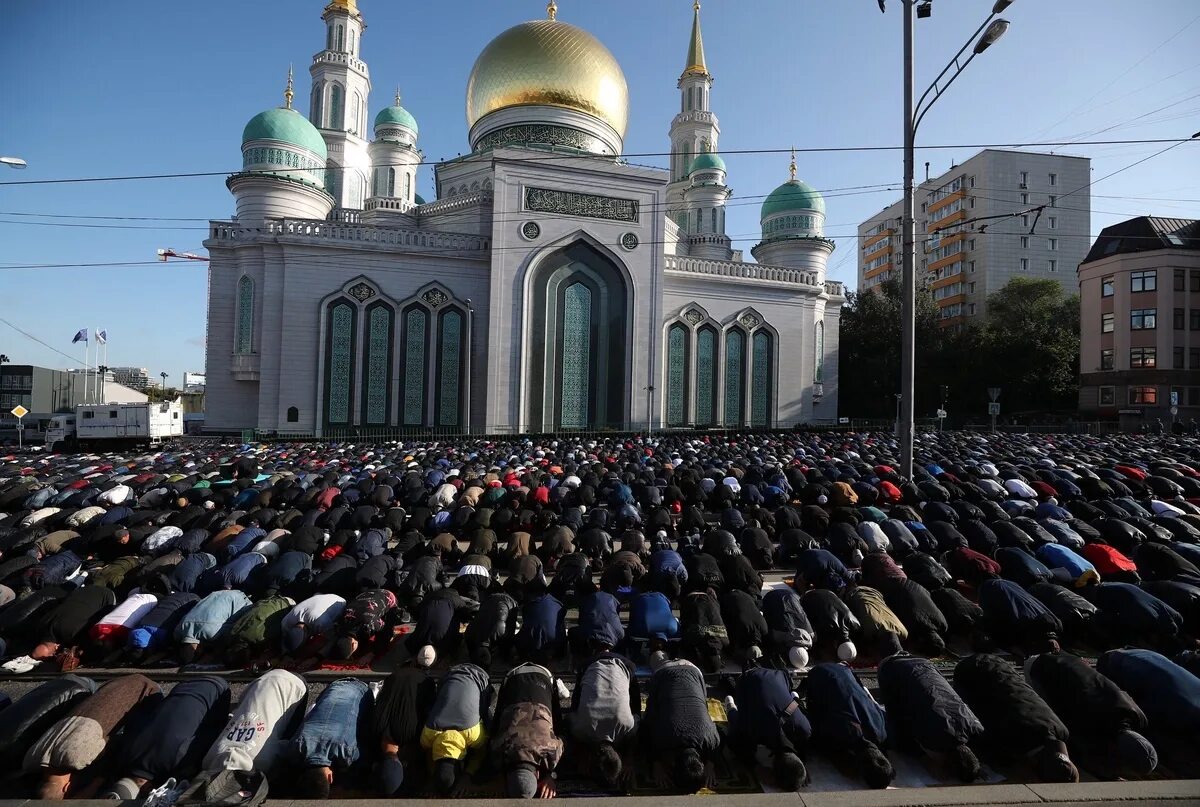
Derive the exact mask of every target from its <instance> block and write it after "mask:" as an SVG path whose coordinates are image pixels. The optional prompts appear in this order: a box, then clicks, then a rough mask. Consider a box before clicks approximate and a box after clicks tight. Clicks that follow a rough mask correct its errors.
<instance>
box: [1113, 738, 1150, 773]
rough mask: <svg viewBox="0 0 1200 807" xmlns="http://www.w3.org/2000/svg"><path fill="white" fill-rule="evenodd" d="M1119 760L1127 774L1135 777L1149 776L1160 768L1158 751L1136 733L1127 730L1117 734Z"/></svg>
mask: <svg viewBox="0 0 1200 807" xmlns="http://www.w3.org/2000/svg"><path fill="white" fill-rule="evenodd" d="M1116 743H1117V758H1118V759H1119V760H1120V762H1121V766H1122V767H1123V768H1125V772H1126V773H1128V774H1130V775H1133V776H1147V775H1149V774H1150V773H1151V772H1152V771H1153V770H1154V769H1155V768H1157V767H1158V751H1156V750H1155V748H1154V746H1153V745H1152V744H1151V743H1150V741H1149V740H1147V739H1146V738H1145V737H1143V736H1142V735H1140V734H1138V733H1137V732H1136V731H1130V730H1129V729H1125V730H1123V731H1120V732H1118V733H1117V737H1116Z"/></svg>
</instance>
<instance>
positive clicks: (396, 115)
mask: <svg viewBox="0 0 1200 807" xmlns="http://www.w3.org/2000/svg"><path fill="white" fill-rule="evenodd" d="M380 126H403V127H404V128H406V129H412V131H413V134H416V133H417V119H416V118H414V117H413V116H412V113H411V112H409V111H408V110H407V109H405V108H404V107H402V106H400V105H399V104H396V105H395V106H390V107H387V108H386V109H383V110H380V112H379V114H378V115H376V116H375V128H376V129H378V128H379V127H380Z"/></svg>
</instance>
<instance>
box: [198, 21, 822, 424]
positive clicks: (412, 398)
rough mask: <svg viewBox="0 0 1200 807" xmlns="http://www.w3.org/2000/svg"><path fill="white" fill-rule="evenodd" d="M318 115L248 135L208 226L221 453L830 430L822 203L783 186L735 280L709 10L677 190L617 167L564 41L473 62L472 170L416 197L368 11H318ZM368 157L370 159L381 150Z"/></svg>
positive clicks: (531, 43) (294, 117) (266, 125)
mask: <svg viewBox="0 0 1200 807" xmlns="http://www.w3.org/2000/svg"><path fill="white" fill-rule="evenodd" d="M323 20H324V22H325V26H326V38H325V47H324V49H322V50H321V51H319V52H318V53H317V54H316V56H315V57H314V58H313V64H312V68H311V73H312V93H311V97H310V102H309V104H308V111H309V114H308V116H307V117H306V116H305V115H304V114H302V113H301V112H299V111H298V110H296V109H293V108H292V85H291V81H290V80H289V86H288V92H287V93H286V95H285V98H286V101H285V105H284V106H283V107H280V108H276V109H270V110H267V111H266V112H263V113H261V114H259V115H257V116H255V117H254V118H253V119H252V120H251V121H250V122H249V123H248V124H247V125H246V128H245V131H244V133H243V142H242V155H243V170H242V171H241V172H240V173H238V174H235V175H233V176H232V177H230V179H229V180H228V187H229V189H230V191H231V192H232V193H233V196H234V198H235V204H236V215H235V216H234V217H233V218H232V219H231V220H228V221H214V222H212V223H211V225H210V231H209V237H208V239H207V240H206V241H205V246H206V247H207V248H208V251H209V255H210V264H209V266H210V268H209V292H208V333H207V371H208V379H207V382H208V386H207V415H206V417H207V420H206V430H208V431H213V432H224V433H229V432H239V431H245V430H259V431H264V432H273V433H278V434H296V435H314V436H326V437H334V436H344V435H352V434H372V433H386V432H397V431H412V432H414V433H415V432H421V431H429V432H442V433H455V432H458V433H481V434H482V433H486V434H506V433H507V434H512V433H527V432H552V431H560V430H582V429H597V430H599V429H614V430H633V429H641V428H645V427H646V426H647V425H649V426H650V427H652V428H655V429H682V428H720V427H724V428H754V427H781V428H782V427H791V426H793V425H796V424H802V423H814V422H829V421H830V420H832V419H834V418H836V415H837V389H838V383H837V378H838V370H837V352H838V319H839V315H840V309H841V305H842V303H843V302H844V297H843V293H842V286H841V284H840V283H836V282H831V281H828V280H826V261H827V259H828V257H829V255H830V253H831V252H832V251H833V242H832V241H830V240H828V239H826V238H824V236H823V230H822V228H823V224H824V218H825V205H824V200H823V199H822V197H821V196H820V194H819V193H818V192H816V191H815V190H813V189H812V188H811V187H809V186H808V185H806V184H805V183H803V182H801V181H799V180H797V179H796V176H795V174H796V167H795V160H794V158H793V161H792V169H791V171H792V176H791V178H790V179H789V180H788V181H786V182H784V183H783V184H782V185H780V186H779V187H778V188H777V189H776V190H775V191H773V192H772V193H771V194H770V195H769V196H768V197H767V198H766V199H765V201H764V202H763V204H762V216H761V223H762V241H761V242H760V243H759V244H757V245H756V246H755V247H754V248H753V249H752V253H753V256H754V258H755V261H754V262H751V261H747V260H743V258H742V254H741V252H740V251H739V250H734V249H733V248H732V245H731V240H730V238H729V237H728V236H727V235H726V231H725V204H726V200H727V199H728V198H729V197H730V194H731V190H730V188H729V186H728V185H727V184H726V170H725V164H724V162H723V161H722V159H721V158H720V156H718V155H719V148H718V145H719V143H718V140H719V136H720V126H719V123H718V120H717V116H716V114H715V113H714V112H713V111H712V107H711V106H710V100H711V96H710V93H711V90H712V86H713V77H712V75H711V73H709V70H708V67H707V64H706V61H705V57H704V47H703V42H702V39H701V33H700V9H699V3H698V2H697V3H696V6H695V12H694V19H693V27H692V34H691V38H690V42H689V46H688V54H687V59H686V66H685V69H684V71H683V74H682V75H681V76H680V78H679V84H678V86H679V91H680V107H679V112H678V114H676V115H675V116H674V119H673V120H672V122H671V125H670V151H671V152H672V155H673V156H672V157H671V160H670V163H671V165H670V169H669V170H668V171H664V170H661V169H657V168H646V167H640V166H634V165H630V164H628V163H626V162H625V161H624V160H622V159H621V156H620V155H621V153H622V138H623V136H624V134H625V130H626V124H627V114H628V97H627V95H628V90H627V86H626V83H625V78H624V75H623V74H622V72H621V68H620V66H619V65H618V64H617V62H616V60H615V59H614V58H613V56H612V55H611V53H609V51H608V50H607V49H606V48H605V47H604V46H603V45H602V44H601V43H600V42H599V41H598V40H596V39H595V38H594V37H592V36H591V35H590V34H588V33H587V32H585V31H583V30H581V29H579V28H577V27H575V26H572V25H570V24H569V23H567V22H564V21H562V20H559V19H557V14H556V9H555V7H554V4H553V3H551V4H550V9H549V13H548V18H547V19H544V20H537V21H533V22H527V23H523V24H520V25H517V26H515V27H514V28H511V29H509V30H507V31H505V32H503V33H501V34H500V35H499V36H498V37H496V38H495V39H494V40H493V41H492V42H491V43H490V44H488V45H487V46H486V47H485V48H484V50H483V52H482V53H481V54H480V56H479V58H478V60H477V61H476V63H475V66H474V69H473V70H472V72H471V76H470V80H469V82H468V86H467V88H466V96H467V97H466V106H467V119H468V125H469V133H468V139H469V142H470V147H471V151H470V153H469V154H467V155H465V156H462V157H459V158H457V159H454V160H450V161H447V162H442V163H439V164H437V165H436V166H435V167H434V178H435V184H436V188H437V199H436V200H433V201H429V202H426V201H425V200H423V199H422V198H421V197H420V196H419V195H418V194H417V193H416V185H417V170H418V168H419V166H421V165H422V164H423V163H424V160H423V155H422V153H421V151H420V149H419V146H418V126H417V122H416V120H415V119H414V118H413V116H412V115H411V114H410V113H409V112H408V111H407V110H405V109H404V108H403V107H402V106H401V105H400V98H399V96H398V95H397V96H396V98H395V102H394V103H393V105H392V106H388V107H385V108H384V109H383V110H382V111H380V112H379V113H378V114H377V115H375V116H374V118H373V127H372V131H368V120H369V112H368V110H369V109H370V106H369V104H370V90H371V79H370V74H369V71H368V68H367V64H366V62H365V61H363V59H362V53H361V48H362V44H363V29H364V22H363V16H362V13H361V11H360V10H359V9H358V7H357V4H356V2H355V0H333V2H331V3H330V4H329V5H328V6H327V7H326V8H325V10H324V13H323ZM369 134H373V138H372V137H368V135H369Z"/></svg>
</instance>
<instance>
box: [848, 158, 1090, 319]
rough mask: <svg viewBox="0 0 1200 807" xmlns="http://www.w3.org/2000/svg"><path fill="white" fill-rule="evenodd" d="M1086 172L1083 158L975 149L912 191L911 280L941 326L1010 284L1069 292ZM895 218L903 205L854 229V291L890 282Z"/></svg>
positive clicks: (974, 311) (1086, 235) (1082, 242)
mask: <svg viewBox="0 0 1200 807" xmlns="http://www.w3.org/2000/svg"><path fill="white" fill-rule="evenodd" d="M1090 172H1091V160H1090V159H1088V158H1086V157H1070V156H1065V155H1060V154H1041V153H1037V152H1029V151H1007V150H999V149H985V150H984V151H981V152H979V153H978V154H976V155H975V156H974V157H972V158H971V159H969V160H967V161H966V162H964V163H962V164H961V165H952V166H951V168H950V170H949V171H946V172H945V173H943V174H941V175H940V176H937V177H934V178H931V179H928V180H926V181H924V182H922V183H921V184H920V185H918V187H917V194H916V239H917V249H916V252H917V266H918V274H917V282H918V283H919V284H923V285H925V286H926V287H928V288H929V289H930V290H931V291H932V292H933V297H934V300H935V301H936V302H937V305H938V309H939V310H940V312H941V317H942V320H943V323H944V324H946V325H948V326H949V325H959V324H963V323H966V322H968V321H970V320H971V319H972V318H975V317H981V316H983V315H984V314H985V313H986V301H987V297H988V295H989V294H992V293H994V292H996V291H998V290H999V289H1001V288H1002V287H1003V286H1004V285H1005V284H1006V283H1008V281H1009V280H1011V279H1012V278H1014V277H1031V278H1050V279H1052V280H1056V281H1058V282H1059V283H1061V284H1062V286H1063V290H1064V291H1066V292H1067V293H1069V294H1075V293H1076V291H1077V287H1076V279H1075V275H1074V268H1075V267H1076V266H1078V264H1079V262H1080V261H1081V260H1083V257H1084V255H1086V254H1087V251H1088V247H1089V246H1090V245H1091V234H1090V226H1091V195H1090V192H1089V191H1088V190H1087V185H1088V183H1089V182H1091V177H1090ZM1081 188H1082V189H1083V190H1080V189H1081ZM1037 207H1042V210H1041V212H1040V214H1039V213H1038V212H1037V211H1036V210H1035V209H1034V208H1037ZM902 213H903V200H901V201H898V202H895V203H894V204H892V205H889V206H888V207H886V208H884V209H883V210H881V211H880V212H879V213H878V214H876V215H875V216H872V217H871V218H870V219H868V220H867V221H865V222H863V223H862V224H860V225H859V227H858V241H859V252H858V289H859V291H867V290H870V289H872V288H875V287H877V286H878V285H880V284H881V283H883V282H885V281H886V280H888V279H890V278H893V277H895V278H899V277H900V272H901V266H902V262H903V244H902V243H901V227H900V224H901V215H902Z"/></svg>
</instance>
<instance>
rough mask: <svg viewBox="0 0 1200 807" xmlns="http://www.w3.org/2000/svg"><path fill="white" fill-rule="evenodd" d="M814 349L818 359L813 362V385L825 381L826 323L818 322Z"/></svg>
mask: <svg viewBox="0 0 1200 807" xmlns="http://www.w3.org/2000/svg"><path fill="white" fill-rule="evenodd" d="M813 348H814V349H815V350H816V357H815V358H814V361H813V383H815V384H820V383H822V382H823V381H824V380H825V323H824V321H818V322H817V328H816V335H815V337H814V338H813Z"/></svg>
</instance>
